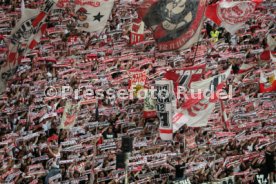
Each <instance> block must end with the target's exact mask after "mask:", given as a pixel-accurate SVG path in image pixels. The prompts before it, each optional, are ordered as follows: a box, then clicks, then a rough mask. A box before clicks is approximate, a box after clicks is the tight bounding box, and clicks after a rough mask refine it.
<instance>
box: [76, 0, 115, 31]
mask: <svg viewBox="0 0 276 184" xmlns="http://www.w3.org/2000/svg"><path fill="white" fill-rule="evenodd" d="M113 4H114V0H105V1H96V2H95V1H91V2H90V1H88V2H85V3H82V2H77V3H76V8H75V13H76V15H77V19H78V29H80V30H82V31H86V32H97V33H100V32H102V30H103V29H104V27H105V26H106V23H107V20H108V19H109V16H110V13H111V10H112V7H113Z"/></svg>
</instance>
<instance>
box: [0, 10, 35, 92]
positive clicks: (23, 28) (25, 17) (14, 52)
mask: <svg viewBox="0 0 276 184" xmlns="http://www.w3.org/2000/svg"><path fill="white" fill-rule="evenodd" d="M38 13H39V10H33V9H27V8H24V11H23V12H22V16H21V19H20V20H19V21H18V22H17V24H16V26H15V27H14V29H13V30H12V32H11V36H10V43H9V53H8V57H7V61H6V62H5V63H3V64H2V65H1V66H0V93H1V92H3V90H4V89H5V84H6V81H7V80H8V79H9V78H10V77H11V76H12V75H13V74H14V73H15V71H16V67H17V66H18V64H19V60H20V56H21V55H23V54H24V51H25V49H26V47H27V42H28V39H29V37H30V36H31V35H32V21H33V20H34V19H35V17H36V16H37V15H38Z"/></svg>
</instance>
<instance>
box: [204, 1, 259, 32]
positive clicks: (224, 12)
mask: <svg viewBox="0 0 276 184" xmlns="http://www.w3.org/2000/svg"><path fill="white" fill-rule="evenodd" d="M258 3H259V2H254V1H244V2H240V1H233V2H232V1H230V2H229V1H220V2H217V3H215V4H211V5H209V6H208V7H207V9H206V17H207V18H209V19H211V20H212V21H214V22H215V23H216V24H217V25H219V26H222V27H224V28H225V29H226V30H227V31H228V32H230V33H232V34H234V33H235V32H236V31H237V30H239V29H240V28H241V27H242V26H243V24H244V23H245V22H246V21H247V20H248V19H249V18H250V17H251V16H252V15H253V13H254V11H255V8H256V7H257V5H258Z"/></svg>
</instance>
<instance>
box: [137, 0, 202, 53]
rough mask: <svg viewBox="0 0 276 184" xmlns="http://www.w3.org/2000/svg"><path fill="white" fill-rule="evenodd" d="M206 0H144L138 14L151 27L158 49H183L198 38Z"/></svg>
mask: <svg viewBox="0 0 276 184" xmlns="http://www.w3.org/2000/svg"><path fill="white" fill-rule="evenodd" d="M205 4H206V0H194V1H188V0H172V1H166V0H159V1H157V0H145V1H144V2H143V3H142V4H141V6H140V7H139V8H138V15H139V17H140V18H141V19H142V20H143V21H144V22H145V24H146V25H147V26H148V27H150V28H151V29H152V30H153V35H154V38H155V40H156V42H157V45H158V49H159V50H160V51H167V50H177V49H186V48H189V47H191V46H192V45H193V44H194V43H196V42H197V41H198V38H199V35H200V31H201V26H202V23H203V17H204V12H205Z"/></svg>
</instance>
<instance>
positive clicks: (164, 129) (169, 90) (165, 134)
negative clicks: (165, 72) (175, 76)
mask: <svg viewBox="0 0 276 184" xmlns="http://www.w3.org/2000/svg"><path fill="white" fill-rule="evenodd" d="M155 84H156V88H157V93H156V98H157V100H156V107H157V116H158V118H159V122H160V125H159V133H160V138H161V139H162V140H172V139H173V129H172V128H173V125H172V117H173V103H172V101H173V82H172V81H171V80H160V81H156V83H155Z"/></svg>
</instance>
